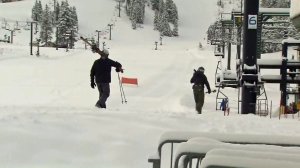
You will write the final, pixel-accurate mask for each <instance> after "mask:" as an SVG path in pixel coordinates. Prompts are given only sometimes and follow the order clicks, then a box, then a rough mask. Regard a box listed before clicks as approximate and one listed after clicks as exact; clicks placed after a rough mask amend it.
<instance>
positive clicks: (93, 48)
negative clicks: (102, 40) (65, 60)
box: [91, 44, 99, 52]
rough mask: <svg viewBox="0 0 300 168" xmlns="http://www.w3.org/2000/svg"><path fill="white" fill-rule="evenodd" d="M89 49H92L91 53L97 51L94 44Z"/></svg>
mask: <svg viewBox="0 0 300 168" xmlns="http://www.w3.org/2000/svg"><path fill="white" fill-rule="evenodd" d="M91 48H92V52H97V51H98V50H99V48H98V47H97V45H96V44H93V45H92V47H91Z"/></svg>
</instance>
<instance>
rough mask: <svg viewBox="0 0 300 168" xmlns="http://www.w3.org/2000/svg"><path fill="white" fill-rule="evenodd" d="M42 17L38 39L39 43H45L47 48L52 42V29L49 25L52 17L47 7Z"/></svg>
mask: <svg viewBox="0 0 300 168" xmlns="http://www.w3.org/2000/svg"><path fill="white" fill-rule="evenodd" d="M42 16H43V17H42V20H41V31H40V38H41V42H42V43H45V46H49V42H51V40H52V33H53V29H52V23H51V17H52V16H51V12H50V9H49V7H48V5H46V7H45V10H44V12H43V15H42Z"/></svg>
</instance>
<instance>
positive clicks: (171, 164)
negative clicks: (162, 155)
mask: <svg viewBox="0 0 300 168" xmlns="http://www.w3.org/2000/svg"><path fill="white" fill-rule="evenodd" d="M172 167H173V143H171V163H170V168H172Z"/></svg>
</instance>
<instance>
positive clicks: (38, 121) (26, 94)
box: [0, 0, 300, 168]
mask: <svg viewBox="0 0 300 168" xmlns="http://www.w3.org/2000/svg"><path fill="white" fill-rule="evenodd" d="M34 2H35V0H25V1H22V2H15V3H6V4H0V19H1V22H3V19H6V20H7V21H10V22H9V24H10V25H11V26H14V24H15V21H17V20H18V21H26V20H28V19H29V18H30V12H31V8H32V5H33V3H34ZM45 2H48V1H43V4H44V3H45ZM49 2H50V1H49ZM175 2H176V4H177V7H178V10H179V17H180V25H179V35H180V36H179V37H175V38H163V45H158V50H154V48H155V45H154V44H155V41H159V34H158V32H156V31H154V30H153V26H152V25H153V24H152V22H153V21H152V16H153V12H152V11H151V10H150V9H149V7H147V10H146V18H145V24H144V25H142V28H139V29H137V30H135V31H133V30H132V29H131V28H130V27H131V26H130V22H129V19H128V17H127V16H125V14H124V8H122V11H121V18H119V17H117V10H116V8H115V6H116V5H117V2H115V1H113V0H97V1H95V0H94V1H92V0H85V1H81V0H69V3H70V5H75V6H76V8H77V12H78V16H79V24H80V27H79V29H80V30H79V31H80V35H85V36H91V35H95V37H96V33H95V30H96V29H97V30H102V31H103V32H105V31H107V28H108V27H107V24H109V23H114V24H115V26H114V27H113V30H112V40H108V33H107V32H106V33H103V35H102V36H101V39H100V43H102V42H103V41H105V42H106V45H107V47H108V48H109V50H110V58H111V59H113V60H117V61H119V62H120V63H122V65H123V67H124V69H125V72H124V74H121V76H124V77H130V78H137V79H138V82H139V85H138V86H130V85H124V90H125V94H126V99H127V101H128V103H127V104H122V103H121V95H120V90H119V83H118V76H117V73H115V72H114V71H113V73H112V83H111V96H110V97H109V99H108V102H107V106H108V109H106V110H103V109H97V108H96V107H94V104H95V103H96V101H97V97H98V92H97V90H96V89H91V88H90V79H89V71H90V68H91V66H92V63H93V62H94V60H96V59H97V58H99V56H98V55H97V54H94V53H92V52H91V51H90V50H89V49H88V50H85V49H84V44H83V43H82V41H79V42H78V43H77V44H76V49H74V50H70V51H69V52H65V50H64V49H59V50H58V51H56V50H55V48H40V53H41V56H40V57H36V56H34V55H33V56H31V55H30V48H29V45H28V44H29V41H30V32H29V31H26V30H24V29H22V30H21V31H17V32H16V34H15V36H14V44H7V43H0V137H1V138H0V151H1V153H0V165H1V166H0V167H6V168H20V167H22V168H37V167H55V168H80V167H90V168H99V167H110V168H120V167H122V168H127V167H128V168H129V167H130V168H141V167H149V166H150V163H148V162H147V158H148V156H149V155H151V154H153V152H154V151H156V148H157V143H158V139H159V137H160V135H161V134H162V133H163V132H165V131H169V130H178V131H203V132H224V133H237V134H238V133H253V134H261V135H265V134H268V135H290V136H295V135H298V134H299V133H300V128H299V127H298V125H299V120H298V118H297V117H296V118H295V119H283V120H278V118H273V119H269V118H268V117H258V116H253V115H237V93H238V91H237V89H225V90H223V92H224V93H225V94H226V95H227V96H229V99H230V106H231V115H230V116H226V117H224V116H223V113H222V112H221V111H216V110H215V100H216V94H215V93H214V94H210V95H206V98H205V105H204V109H203V111H204V112H203V114H202V115H198V114H196V111H195V110H194V100H193V94H192V89H191V87H192V85H191V84H190V83H189V81H190V78H191V77H192V74H193V69H196V68H198V67H199V66H204V67H205V69H206V74H207V77H208V79H209V82H210V84H211V86H212V88H214V73H215V69H216V63H217V61H218V59H217V58H216V57H214V53H213V48H212V47H211V46H209V45H206V41H205V40H204V38H205V36H206V30H207V27H208V26H209V24H210V23H212V22H213V21H214V18H215V17H216V15H215V13H216V0H209V1H207V0H189V1H181V0H175ZM16 9H17V10H16ZM19 24H20V26H21V25H22V22H20V23H19ZM25 25H26V24H25V23H24V24H23V26H25ZM7 33H8V32H7V31H6V30H3V29H0V39H1V38H2V37H3V35H4V34H7ZM199 42H201V43H202V44H203V45H204V48H203V49H199V48H198V45H199ZM35 52H36V48H34V53H35ZM264 57H265V58H274V57H277V58H280V53H275V54H268V55H264ZM224 63H226V58H225V59H224ZM232 64H233V66H232V67H234V64H235V62H234V61H233V63H232ZM266 73H267V72H266ZM268 73H271V74H272V73H278V72H274V71H269V72H268ZM266 90H267V94H268V97H269V100H272V101H273V112H274V111H275V110H276V109H277V108H278V103H279V99H280V97H279V95H280V93H279V85H276V84H272V85H267V87H266Z"/></svg>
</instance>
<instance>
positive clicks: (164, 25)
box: [160, 10, 172, 36]
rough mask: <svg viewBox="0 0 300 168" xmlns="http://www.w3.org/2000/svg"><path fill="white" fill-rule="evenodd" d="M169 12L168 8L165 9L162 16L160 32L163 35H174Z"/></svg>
mask: <svg viewBox="0 0 300 168" xmlns="http://www.w3.org/2000/svg"><path fill="white" fill-rule="evenodd" d="M167 16H168V13H167V11H166V10H164V11H163V13H162V15H161V18H160V34H161V36H172V31H171V28H170V25H169V22H168V18H167Z"/></svg>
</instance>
